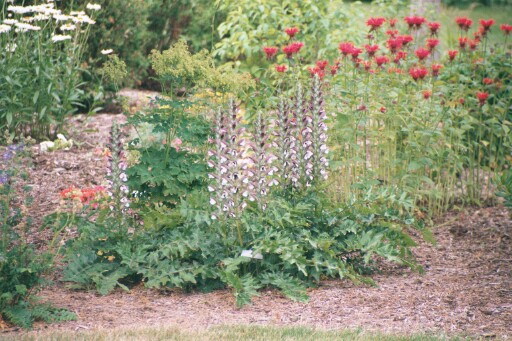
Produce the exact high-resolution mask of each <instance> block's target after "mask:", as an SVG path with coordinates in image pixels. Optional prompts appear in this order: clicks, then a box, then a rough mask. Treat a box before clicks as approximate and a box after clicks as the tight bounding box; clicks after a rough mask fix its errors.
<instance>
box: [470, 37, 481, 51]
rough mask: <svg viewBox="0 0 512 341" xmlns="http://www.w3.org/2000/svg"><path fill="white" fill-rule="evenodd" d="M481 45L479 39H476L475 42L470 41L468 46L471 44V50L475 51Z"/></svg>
mask: <svg viewBox="0 0 512 341" xmlns="http://www.w3.org/2000/svg"><path fill="white" fill-rule="evenodd" d="M479 43H480V40H478V39H475V40H468V44H469V49H470V50H471V51H475V50H476V47H477V46H478V44H479Z"/></svg>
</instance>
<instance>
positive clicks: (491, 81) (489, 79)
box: [482, 78, 494, 85]
mask: <svg viewBox="0 0 512 341" xmlns="http://www.w3.org/2000/svg"><path fill="white" fill-rule="evenodd" d="M482 82H483V83H484V84H485V85H491V84H492V83H494V81H493V80H492V79H491V78H484V79H483V81H482Z"/></svg>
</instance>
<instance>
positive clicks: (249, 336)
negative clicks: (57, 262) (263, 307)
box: [0, 326, 462, 341]
mask: <svg viewBox="0 0 512 341" xmlns="http://www.w3.org/2000/svg"><path fill="white" fill-rule="evenodd" d="M0 340H5V341H15V340H16V341H28V340H55V341H57V340H58V341H68V340H69V341H78V340H87V341H116V340H151V341H156V340H177V341H178V340H179V341H197V340H216V341H217V340H219V341H220V340H237V341H238V340H240V341H242V340H248V341H249V340H251V341H257V340H261V341H264V340H265V341H266V340H322V341H329V340H372V341H373V340H375V341H377V340H379V341H380V340H383V341H400V340H412V341H434V340H462V338H447V337H445V336H442V335H434V334H432V335H429V334H414V335H410V336H399V335H393V334H382V333H371V332H363V331H358V330H353V331H348V330H347V331H318V330H314V329H309V328H304V327H293V328H291V327H286V328H278V327H256V326H221V327H214V328H210V329H207V330H201V331H185V330H181V329H179V328H175V327H174V328H173V327H161V328H158V327H152V328H133V329H115V330H101V331H85V332H51V333H40V334H36V333H30V334H26V335H16V336H9V337H5V336H4V337H2V336H1V335H0Z"/></svg>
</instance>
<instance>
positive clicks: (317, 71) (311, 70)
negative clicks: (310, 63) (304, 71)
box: [308, 66, 325, 79]
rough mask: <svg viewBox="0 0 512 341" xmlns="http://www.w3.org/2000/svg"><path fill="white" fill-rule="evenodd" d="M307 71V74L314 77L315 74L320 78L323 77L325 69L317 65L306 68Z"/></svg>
mask: <svg viewBox="0 0 512 341" xmlns="http://www.w3.org/2000/svg"><path fill="white" fill-rule="evenodd" d="M308 71H309V74H310V75H311V77H315V75H317V76H318V78H320V79H324V77H325V71H324V70H323V69H321V68H319V67H318V66H315V67H310V68H308Z"/></svg>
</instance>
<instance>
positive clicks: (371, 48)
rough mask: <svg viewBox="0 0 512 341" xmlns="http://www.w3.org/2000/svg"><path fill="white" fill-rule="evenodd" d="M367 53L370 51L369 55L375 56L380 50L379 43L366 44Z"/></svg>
mask: <svg viewBox="0 0 512 341" xmlns="http://www.w3.org/2000/svg"><path fill="white" fill-rule="evenodd" d="M364 48H365V50H366V53H368V57H370V58H371V57H373V56H375V53H376V52H377V51H378V50H379V45H365V46H364Z"/></svg>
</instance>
